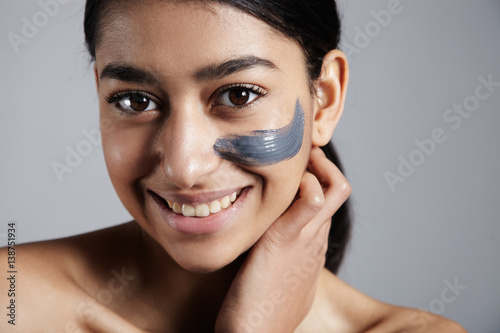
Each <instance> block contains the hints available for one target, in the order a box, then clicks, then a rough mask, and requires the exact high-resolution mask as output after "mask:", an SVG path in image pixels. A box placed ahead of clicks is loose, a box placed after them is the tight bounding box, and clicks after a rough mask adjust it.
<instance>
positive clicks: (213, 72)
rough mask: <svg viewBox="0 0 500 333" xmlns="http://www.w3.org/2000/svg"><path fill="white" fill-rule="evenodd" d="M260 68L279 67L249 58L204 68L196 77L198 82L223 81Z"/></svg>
mask: <svg viewBox="0 0 500 333" xmlns="http://www.w3.org/2000/svg"><path fill="white" fill-rule="evenodd" d="M259 66H261V67H267V68H270V69H275V70H277V69H278V67H277V66H276V65H275V64H274V63H273V62H272V61H270V60H267V59H262V58H259V57H256V56H247V57H242V58H237V59H231V60H227V61H224V62H222V63H219V64H213V65H209V66H206V67H203V68H201V69H200V70H198V71H196V73H195V74H194V76H195V78H196V79H197V80H198V81H210V80H217V79H223V78H225V77H226V76H229V75H231V74H234V73H237V72H240V71H243V70H246V69H250V68H254V67H259Z"/></svg>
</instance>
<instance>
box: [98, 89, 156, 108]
mask: <svg viewBox="0 0 500 333" xmlns="http://www.w3.org/2000/svg"><path fill="white" fill-rule="evenodd" d="M106 101H107V102H108V103H109V104H115V105H116V106H117V107H118V108H120V109H121V110H123V111H125V112H144V111H149V110H155V109H157V108H158V105H157V104H156V103H155V102H153V101H152V100H151V97H149V96H148V94H146V93H144V92H140V91H127V92H121V93H118V94H115V95H113V96H112V97H110V98H106Z"/></svg>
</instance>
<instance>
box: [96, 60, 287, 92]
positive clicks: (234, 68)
mask: <svg viewBox="0 0 500 333" xmlns="http://www.w3.org/2000/svg"><path fill="white" fill-rule="evenodd" d="M254 67H266V68H270V69H273V70H277V69H278V67H277V66H276V65H275V64H274V63H273V62H272V61H270V60H267V59H262V58H259V57H256V56H246V57H241V58H237V59H230V60H227V61H224V62H221V63H218V64H211V65H208V66H205V67H202V68H201V69H199V70H197V71H196V72H195V73H194V77H195V78H196V80H198V81H210V80H217V79H219V80H220V79H223V78H225V77H226V76H229V75H231V74H234V73H237V72H240V71H243V70H246V69H250V68H254ZM104 78H109V79H115V80H119V81H124V82H130V83H145V84H150V85H160V83H161V80H160V79H159V77H158V76H157V75H156V74H155V73H153V72H150V71H147V70H144V69H141V68H138V67H135V66H132V65H128V64H120V63H110V64H108V65H106V66H105V67H104V69H103V70H102V73H101V76H100V79H101V80H102V79H104Z"/></svg>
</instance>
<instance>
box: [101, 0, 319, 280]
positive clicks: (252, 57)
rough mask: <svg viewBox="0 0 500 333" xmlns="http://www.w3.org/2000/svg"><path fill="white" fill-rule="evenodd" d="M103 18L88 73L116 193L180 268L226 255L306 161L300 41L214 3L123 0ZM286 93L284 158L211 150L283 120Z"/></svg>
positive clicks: (217, 261)
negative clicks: (295, 138) (258, 161)
mask: <svg viewBox="0 0 500 333" xmlns="http://www.w3.org/2000/svg"><path fill="white" fill-rule="evenodd" d="M103 23H104V24H103V25H102V26H101V29H102V36H101V37H102V38H101V40H100V42H99V44H98V46H97V50H96V76H97V80H98V93H99V101H100V122H101V131H102V140H103V149H104V155H105V160H106V164H107V168H108V171H109V174H110V177H111V181H112V183H113V186H114V187H115V189H116V192H117V193H118V196H119V197H120V199H121V201H122V203H123V204H124V206H125V207H126V208H127V210H128V211H129V212H130V214H131V215H132V216H133V217H134V218H135V220H136V221H137V222H138V223H139V224H140V225H141V226H142V228H143V229H144V230H145V231H146V232H147V233H148V234H149V235H150V237H152V238H153V239H154V240H156V242H157V243H158V244H160V246H161V247H163V248H164V249H165V250H166V251H167V252H168V253H169V255H170V256H171V257H172V258H173V259H174V260H175V261H176V262H177V263H179V264H180V265H181V266H182V267H184V268H186V269H188V270H192V271H201V272H209V271H213V270H216V269H218V268H221V267H223V266H225V265H227V264H229V263H230V262H232V261H233V260H234V259H235V258H236V257H237V256H239V255H240V254H241V253H243V252H244V251H246V250H247V249H249V248H250V247H251V246H252V245H253V244H254V243H255V242H256V241H257V240H258V239H259V237H261V236H262V234H263V233H264V232H265V231H266V230H267V229H268V228H269V226H270V225H271V224H272V223H273V222H274V221H275V220H276V219H277V218H278V217H279V216H280V215H281V214H282V213H283V212H284V211H285V210H286V209H287V207H288V206H289V205H290V203H291V202H292V200H293V199H294V197H295V195H296V193H297V189H298V186H299V182H300V179H301V176H302V174H303V172H304V170H305V168H306V165H307V162H308V159H309V153H310V149H311V132H312V126H313V125H312V121H311V118H312V116H313V112H314V106H315V101H314V100H313V97H312V95H311V93H310V89H309V82H308V77H307V71H306V66H305V62H304V56H303V53H302V50H301V48H300V47H299V45H298V44H297V43H296V42H294V41H291V40H290V39H287V38H285V37H283V36H282V35H280V34H279V33H277V32H276V31H275V30H273V29H272V28H270V27H269V26H268V25H267V24H265V23H264V22H262V21H260V20H258V19H256V18H254V17H252V16H250V15H248V14H246V13H244V12H242V11H239V10H237V9H234V8H232V7H229V6H225V5H220V4H215V3H214V4H210V5H203V4H201V3H199V2H197V1H194V2H188V3H178V2H175V1H174V2H164V1H163V2H160V1H148V2H146V3H145V2H141V5H137V3H134V2H132V1H130V2H129V3H127V5H123V6H120V8H113V9H112V11H111V12H109V13H108V14H106V16H105V17H104V18H103ZM130 91H132V93H130ZM127 92H129V93H127ZM297 100H298V101H300V105H301V107H302V109H303V111H304V114H305V128H304V134H303V138H302V140H301V141H302V146H301V148H300V151H299V152H298V153H297V154H295V155H294V156H293V157H291V158H288V159H285V160H283V161H278V162H276V163H272V164H269V165H244V164H239V163H238V162H231V161H229V160H226V159H223V158H221V156H219V155H217V154H216V152H215V151H214V144H215V142H216V141H217V139H220V138H224V137H227V136H230V135H251V134H252V132H253V131H255V130H269V129H279V128H283V127H285V126H286V125H288V124H290V123H292V120H293V118H294V112H295V109H296V102H297ZM235 192H236V193H237V194H238V195H237V197H236V200H235V201H234V202H232V203H231V200H228V199H234V194H233V193H235ZM231 195H232V196H233V198H231ZM226 196H228V197H229V198H225V197H226ZM167 200H168V202H166V201H167ZM169 204H170V205H172V208H169V207H168V205H169ZM228 205H229V207H226V206H228ZM183 206H184V207H183ZM207 207H208V208H207ZM224 207H226V208H224ZM183 209H184V212H181V211H182V210H183ZM219 209H220V211H219V212H217V211H218V210H219ZM193 211H194V214H196V213H197V214H198V215H207V213H209V212H210V215H209V216H204V217H196V216H195V217H190V216H189V215H192V214H193ZM185 215H188V216H185Z"/></svg>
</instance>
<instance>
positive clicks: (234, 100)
mask: <svg viewBox="0 0 500 333" xmlns="http://www.w3.org/2000/svg"><path fill="white" fill-rule="evenodd" d="M266 94H267V92H266V91H265V90H264V89H262V88H260V87H258V86H255V85H248V86H247V85H242V86H239V85H237V86H230V87H229V88H226V89H225V90H223V91H222V92H221V93H220V95H219V96H218V97H217V100H216V101H215V102H216V104H217V105H224V106H230V107H238V106H245V105H248V104H250V103H252V102H253V101H255V100H256V99H258V98H259V97H262V96H265V95H266Z"/></svg>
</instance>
